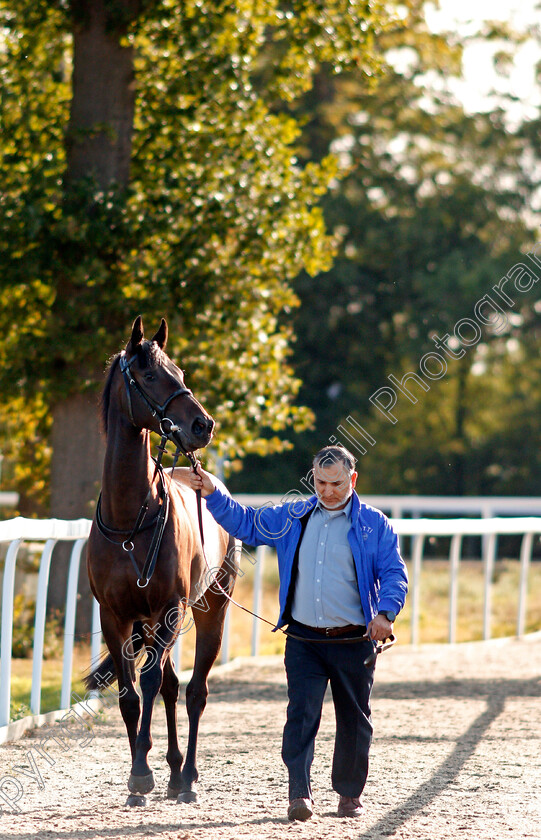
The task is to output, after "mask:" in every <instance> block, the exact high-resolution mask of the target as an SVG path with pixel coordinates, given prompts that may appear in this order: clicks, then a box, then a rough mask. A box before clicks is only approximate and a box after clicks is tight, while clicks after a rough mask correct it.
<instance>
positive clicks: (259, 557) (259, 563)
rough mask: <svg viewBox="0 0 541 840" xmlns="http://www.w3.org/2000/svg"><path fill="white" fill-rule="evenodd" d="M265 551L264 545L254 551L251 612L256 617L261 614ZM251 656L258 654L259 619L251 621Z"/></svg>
mask: <svg viewBox="0 0 541 840" xmlns="http://www.w3.org/2000/svg"><path fill="white" fill-rule="evenodd" d="M266 550H267V546H265V545H258V546H257V549H256V555H255V556H256V564H255V568H254V595H253V601H252V611H253V612H255V613H257V615H259V614H260V612H261V600H262V591H263V566H264V563H265V553H266ZM250 653H251V656H257V655H258V653H259V619H258V618H255V617H254V618H253V619H252V646H251V651H250Z"/></svg>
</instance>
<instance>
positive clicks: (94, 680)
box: [83, 653, 117, 691]
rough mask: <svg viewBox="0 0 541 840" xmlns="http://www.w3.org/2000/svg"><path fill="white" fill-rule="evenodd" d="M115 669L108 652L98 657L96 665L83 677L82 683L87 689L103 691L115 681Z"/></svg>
mask: <svg viewBox="0 0 541 840" xmlns="http://www.w3.org/2000/svg"><path fill="white" fill-rule="evenodd" d="M116 678H117V677H116V669H115V663H114V661H113V657H112V656H111V654H110V653H108V654H107V655H106V656H104V657H103V659H100V661H99V662H98V664H97V665H96V667H95V668H94V669H93V670H92V671H91V672H90V673H89V674H87V675H86V676H85V677H83V683H84V685H85V688H86V689H87V691H100V690H101V691H103V689H104V688H107V686H109V685H112V684H113V683H114V682H115V681H116Z"/></svg>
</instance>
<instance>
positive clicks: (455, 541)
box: [449, 534, 462, 644]
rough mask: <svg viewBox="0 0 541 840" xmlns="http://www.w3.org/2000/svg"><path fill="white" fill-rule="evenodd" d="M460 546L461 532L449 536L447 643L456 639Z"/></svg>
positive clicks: (451, 642) (452, 642)
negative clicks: (449, 578)
mask: <svg viewBox="0 0 541 840" xmlns="http://www.w3.org/2000/svg"><path fill="white" fill-rule="evenodd" d="M461 547H462V534H454V535H453V536H452V537H451V548H450V551H449V572H450V576H451V580H450V585H449V643H450V644H454V642H455V641H456V615H457V605H458V569H459V566H460V549H461Z"/></svg>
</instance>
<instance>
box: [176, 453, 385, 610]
mask: <svg viewBox="0 0 541 840" xmlns="http://www.w3.org/2000/svg"><path fill="white" fill-rule="evenodd" d="M196 470H197V473H194V471H193V470H190V487H191V488H192V490H201V495H202V496H203V498H205V496H210V494H211V493H214V491H215V490H216V488H215V486H214V484H213V483H212V478H211V476H210V474H209V473H208V472H206V471H205V470H204V469H203V467H202V466H201V464H199V463H198V464H197V466H196ZM387 623H388V622H387Z"/></svg>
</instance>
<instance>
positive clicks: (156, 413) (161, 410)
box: [120, 351, 193, 454]
mask: <svg viewBox="0 0 541 840" xmlns="http://www.w3.org/2000/svg"><path fill="white" fill-rule="evenodd" d="M136 359H137V354H135V355H133V356H132V357H131V359H128V358H127V356H126V352H125V351H123V352H122V353H121V355H120V370H121V372H122V376H123V378H124V384H125V386H126V398H127V401H128V414H129V417H130V420H131V422H132V425H133V426H136V427H137V423H136V422H135V420H134V418H133V407H132V400H131V389H133V390H134V391H135V393H136V394H137V395H138V396H139V397H140V398H141V400H142V401H143V402H144V403H145V405H146V407H147V408H148V409H149V410H150V412H151V414H152V416H153V417H158V419H159V421H160V431H161V433H162V435H165V437H166V438H169V440H173V435H174V434H175V432H178V431H180V426H177V425H176V424H175V423H173V421H172V420H170V419H169V417H166V416H165V412H166V409H167V406H168V405H169V403H170V402H171V401H172V400H174V399H175V397H183V396H193V392H192V391H190V389H189V388H186V386H185V385H180V386H179V387H178V388H177V390H176V391H173V393H172V394H170V395H169V396H168V397H167V399H166V400H165V402H163V403H162V404H161V405H160V403H158V402H156V400H154V399H153V398H152V396H151V395H150V394H147V393H145V391H143V389H142V388H141V386H140V385H139V383H138V382H137V381H136V380H135V379H134V377H133V374H132V372H131V370H130V368H131V365H132V364H133V363H134V362H135V361H136ZM165 422H167V423H168V424H169V429H167V428H166V427H165V426H164V423H165ZM174 442H175V443H177V445H178V446H179V448H180V449H181V451H182V452H183V453H184V454H186V452H185V450H184V449H183V447H182V446H181V445H179V444H178V439H175V441H174Z"/></svg>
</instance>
